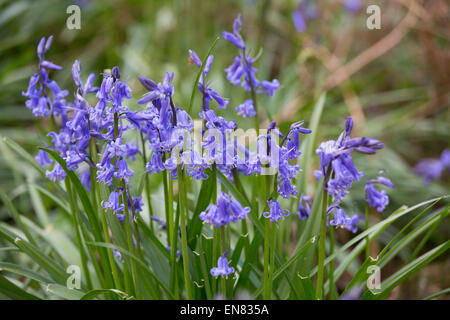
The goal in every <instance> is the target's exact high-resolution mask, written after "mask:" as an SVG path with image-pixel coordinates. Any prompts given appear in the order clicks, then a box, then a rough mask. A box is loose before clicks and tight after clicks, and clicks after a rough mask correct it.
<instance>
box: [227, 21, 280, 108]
mask: <svg viewBox="0 0 450 320" xmlns="http://www.w3.org/2000/svg"><path fill="white" fill-rule="evenodd" d="M241 29H242V15H241V14H239V15H238V16H237V18H236V19H235V20H234V23H233V32H232V33H231V32H228V31H224V32H222V35H223V37H224V39H225V40H227V41H229V42H230V43H231V44H233V45H234V46H235V47H236V48H237V49H239V55H238V56H237V57H236V58H235V59H234V61H233V63H232V64H231V65H230V66H229V67H228V68H226V69H225V72H226V73H227V80H228V81H230V82H231V83H232V84H233V85H235V86H238V87H239V86H240V87H242V88H244V89H245V90H246V91H249V92H254V93H259V94H263V93H265V94H267V95H268V96H269V97H271V96H273V95H274V93H275V91H276V90H278V89H279V87H280V83H279V82H278V80H277V79H273V80H272V81H267V80H262V81H260V80H258V79H257V78H256V72H257V71H258V69H257V68H255V67H254V66H253V64H254V63H255V61H256V60H257V57H254V58H252V57H250V56H249V55H248V53H247V45H246V43H245V41H244V39H243V38H242V36H241V33H240V32H241ZM245 108H247V109H248V108H249V102H246V107H245ZM244 114H246V115H247V116H249V113H248V112H246V113H244Z"/></svg>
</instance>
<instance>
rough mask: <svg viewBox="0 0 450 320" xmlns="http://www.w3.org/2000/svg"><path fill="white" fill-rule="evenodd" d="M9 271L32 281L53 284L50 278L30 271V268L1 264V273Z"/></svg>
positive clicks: (6, 263) (7, 263)
mask: <svg viewBox="0 0 450 320" xmlns="http://www.w3.org/2000/svg"><path fill="white" fill-rule="evenodd" d="M3 270H4V271H8V272H11V273H15V274H18V275H20V276H24V277H27V278H29V279H32V280H36V281H39V282H42V283H45V284H48V283H51V282H53V281H52V280H50V279H49V278H47V277H45V276H43V275H42V274H40V273H37V272H34V271H32V270H30V268H25V267H23V266H21V265H18V264H14V263H9V262H0V271H3Z"/></svg>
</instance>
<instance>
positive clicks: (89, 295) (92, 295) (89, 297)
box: [80, 289, 131, 300]
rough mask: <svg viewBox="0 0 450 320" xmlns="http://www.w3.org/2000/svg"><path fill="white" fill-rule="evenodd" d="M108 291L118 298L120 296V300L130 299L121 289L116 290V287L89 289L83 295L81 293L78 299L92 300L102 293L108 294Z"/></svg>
mask: <svg viewBox="0 0 450 320" xmlns="http://www.w3.org/2000/svg"><path fill="white" fill-rule="evenodd" d="M108 293H113V294H115V295H117V296H118V297H119V298H121V299H122V300H130V299H131V297H130V296H129V295H128V294H126V293H125V292H123V291H120V290H117V289H96V290H91V291H89V292H87V293H86V294H85V295H83V296H82V297H81V298H80V300H93V299H95V298H97V297H98V296H101V295H103V294H108Z"/></svg>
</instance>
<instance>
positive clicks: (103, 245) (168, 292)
mask: <svg viewBox="0 0 450 320" xmlns="http://www.w3.org/2000/svg"><path fill="white" fill-rule="evenodd" d="M86 244H88V245H91V246H97V247H104V248H108V249H115V250H118V251H120V253H121V254H124V255H126V256H128V257H130V258H131V259H133V260H134V261H136V262H137V264H138V265H139V266H140V267H141V269H142V270H144V271H145V273H146V274H147V275H149V276H150V277H151V278H152V279H154V280H155V281H156V282H157V283H158V284H159V285H160V286H161V288H163V290H164V291H165V292H166V294H167V295H168V296H169V298H170V299H174V296H173V294H172V292H170V290H169V288H167V286H166V285H165V284H164V283H163V282H162V281H161V280H160V279H159V278H158V277H156V276H155V274H154V273H153V272H152V271H151V270H150V269H149V266H148V265H147V264H146V263H144V262H143V261H142V260H141V259H139V258H137V257H136V256H135V255H134V254H132V253H130V252H129V251H128V250H126V249H124V248H122V247H119V246H115V245H113V244H111V243H104V242H101V243H99V242H87V243H86Z"/></svg>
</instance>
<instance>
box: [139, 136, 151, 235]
mask: <svg viewBox="0 0 450 320" xmlns="http://www.w3.org/2000/svg"><path fill="white" fill-rule="evenodd" d="M141 143H142V160H143V162H144V163H143V165H144V174H145V197H146V198H147V204H148V215H149V221H150V222H149V223H150V230H151V231H153V221H152V219H150V217H151V216H153V208H152V202H151V198H150V180H149V176H148V173H147V169H146V165H147V161H148V159H147V151H146V149H145V140H144V135H143V133H142V132H141Z"/></svg>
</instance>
